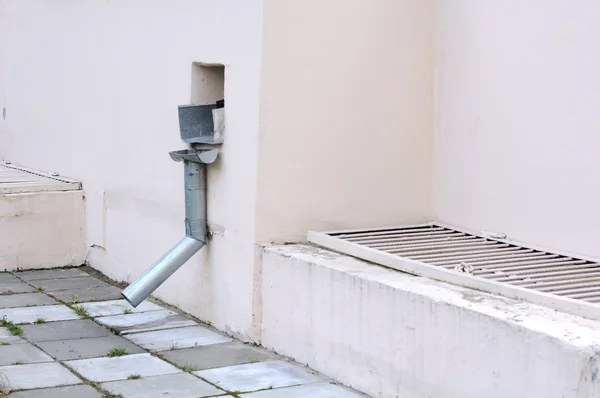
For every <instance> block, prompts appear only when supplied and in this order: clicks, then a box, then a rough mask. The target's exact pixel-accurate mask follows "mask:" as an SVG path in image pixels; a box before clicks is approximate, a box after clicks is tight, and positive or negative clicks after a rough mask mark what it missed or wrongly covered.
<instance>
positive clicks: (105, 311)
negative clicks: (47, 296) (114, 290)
mask: <svg viewBox="0 0 600 398" xmlns="http://www.w3.org/2000/svg"><path fill="white" fill-rule="evenodd" d="M0 303H1V301H0ZM81 306H83V307H84V308H85V309H86V310H87V312H88V314H90V316H91V317H98V316H111V315H123V311H125V310H126V309H129V310H130V311H131V313H132V314H136V313H139V312H149V311H160V310H164V308H163V307H161V306H160V305H156V304H154V303H151V302H149V301H143V302H142V303H141V304H140V305H138V306H137V308H133V307H132V306H131V304H129V303H128V302H127V301H126V300H110V301H98V302H93V303H82V304H81Z"/></svg>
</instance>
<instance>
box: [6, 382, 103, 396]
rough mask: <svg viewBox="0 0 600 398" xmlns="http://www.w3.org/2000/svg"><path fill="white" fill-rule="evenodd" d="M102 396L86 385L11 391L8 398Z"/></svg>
mask: <svg viewBox="0 0 600 398" xmlns="http://www.w3.org/2000/svg"><path fill="white" fill-rule="evenodd" d="M67 397H73V398H102V394H100V393H99V392H98V391H96V390H95V389H94V388H93V387H90V386H87V385H78V386H69V387H55V388H45V389H43V390H29V391H19V392H13V393H12V394H9V395H8V398H67Z"/></svg>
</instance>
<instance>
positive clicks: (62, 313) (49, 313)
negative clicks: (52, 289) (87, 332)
mask: <svg viewBox="0 0 600 398" xmlns="http://www.w3.org/2000/svg"><path fill="white" fill-rule="evenodd" d="M3 317H6V319H7V320H9V321H11V322H14V323H33V322H35V320H36V319H38V318H44V319H45V320H46V321H47V322H54V321H66V320H69V319H79V315H77V314H76V313H75V312H74V311H73V310H72V309H70V308H68V307H65V306H64V305H45V306H40V307H25V308H3V309H0V318H3Z"/></svg>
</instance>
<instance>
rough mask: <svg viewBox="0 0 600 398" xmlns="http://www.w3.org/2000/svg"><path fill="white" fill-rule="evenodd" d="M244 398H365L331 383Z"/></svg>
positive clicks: (270, 391) (275, 390)
mask: <svg viewBox="0 0 600 398" xmlns="http://www.w3.org/2000/svg"><path fill="white" fill-rule="evenodd" d="M241 396H242V397H244V398H366V397H367V396H366V395H363V394H359V393H357V392H354V391H352V390H349V389H347V388H344V387H341V386H337V385H335V384H331V383H314V384H305V385H303V386H296V387H287V388H277V389H273V390H265V391H259V392H253V393H250V394H242V395H241Z"/></svg>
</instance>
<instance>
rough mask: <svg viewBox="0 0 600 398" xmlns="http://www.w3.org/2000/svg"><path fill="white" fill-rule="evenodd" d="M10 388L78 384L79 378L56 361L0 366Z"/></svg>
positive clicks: (21, 388)
mask: <svg viewBox="0 0 600 398" xmlns="http://www.w3.org/2000/svg"><path fill="white" fill-rule="evenodd" d="M0 374H2V375H4V379H6V384H7V385H8V388H9V389H10V390H25V389H32V388H45V387H56V386H65V385H72V384H80V383H81V380H79V378H78V377H76V376H75V375H74V374H73V373H71V372H69V371H68V370H67V369H65V368H64V367H63V366H61V365H60V364H59V363H57V362H47V363H32V364H28V365H13V366H0Z"/></svg>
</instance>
